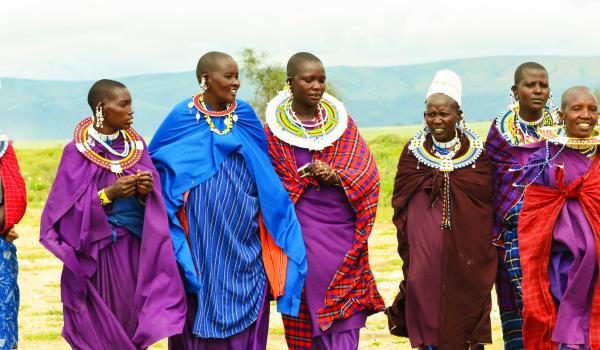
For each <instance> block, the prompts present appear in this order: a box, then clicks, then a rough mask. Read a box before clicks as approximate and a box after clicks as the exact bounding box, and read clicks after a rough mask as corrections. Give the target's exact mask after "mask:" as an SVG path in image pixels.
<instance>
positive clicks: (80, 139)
mask: <svg viewBox="0 0 600 350" xmlns="http://www.w3.org/2000/svg"><path fill="white" fill-rule="evenodd" d="M92 129H93V126H92V120H91V118H85V119H84V120H82V121H81V122H79V124H77V126H76V127H75V131H74V132H73V139H74V140H75V147H77V150H78V151H79V152H80V153H81V154H82V155H83V156H84V157H86V158H87V159H88V160H90V161H91V162H92V163H94V164H96V165H98V166H99V167H101V168H103V169H107V170H110V171H112V172H113V173H115V174H117V176H119V175H120V174H121V173H123V171H125V170H127V169H131V168H132V167H133V166H134V165H136V164H137V163H139V161H140V160H141V159H142V153H143V150H144V143H143V142H142V138H141V137H140V135H138V133H137V132H136V131H135V130H134V129H133V128H129V129H127V130H122V135H123V142H124V143H125V145H126V146H125V147H126V148H128V149H129V151H128V152H127V154H125V155H123V156H122V157H121V156H120V155H117V156H119V157H121V159H117V160H111V159H107V158H105V157H102V156H101V155H99V154H98V153H96V152H95V151H94V150H93V149H92V146H93V145H92V143H93V142H92V141H91V140H90V139H89V138H88V136H91V134H90V130H92ZM94 131H95V130H94ZM92 134H93V132H92ZM92 138H93V136H92ZM96 141H98V139H96ZM100 143H101V144H102V146H103V147H105V148H106V149H107V150H108V151H110V149H112V148H107V147H106V146H105V144H106V143H105V142H103V141H102V142H100ZM113 154H114V153H113Z"/></svg>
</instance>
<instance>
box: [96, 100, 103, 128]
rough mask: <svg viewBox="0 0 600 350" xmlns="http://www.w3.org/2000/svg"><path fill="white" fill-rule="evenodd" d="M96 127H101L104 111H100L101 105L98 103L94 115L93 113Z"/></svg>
mask: <svg viewBox="0 0 600 350" xmlns="http://www.w3.org/2000/svg"><path fill="white" fill-rule="evenodd" d="M94 119H95V121H96V127H97V128H99V129H100V128H102V127H103V126H104V113H102V107H100V106H99V105H98V106H96V115H95V118H94Z"/></svg>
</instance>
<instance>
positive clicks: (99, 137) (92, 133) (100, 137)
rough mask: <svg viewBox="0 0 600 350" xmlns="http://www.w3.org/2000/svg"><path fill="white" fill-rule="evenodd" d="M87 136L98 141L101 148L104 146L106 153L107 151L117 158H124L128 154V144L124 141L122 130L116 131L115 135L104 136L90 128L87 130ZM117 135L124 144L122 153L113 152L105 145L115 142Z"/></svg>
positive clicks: (113, 150)
mask: <svg viewBox="0 0 600 350" xmlns="http://www.w3.org/2000/svg"><path fill="white" fill-rule="evenodd" d="M88 134H89V135H90V136H91V137H92V138H93V139H94V140H96V141H98V142H99V143H100V144H101V145H102V146H104V148H106V150H107V151H109V152H110V153H112V154H114V155H115V156H117V157H121V158H125V157H126V156H127V155H128V154H129V142H127V140H126V139H125V133H124V132H123V130H120V131H117V132H116V133H114V134H111V135H105V134H101V133H99V132H98V131H97V130H96V129H94V128H92V127H90V128H88ZM119 134H122V135H123V142H124V143H125V147H124V149H123V152H117V151H115V149H114V148H112V147H110V146H109V145H108V144H107V143H106V142H107V141H114V140H116V139H117V138H118V137H119Z"/></svg>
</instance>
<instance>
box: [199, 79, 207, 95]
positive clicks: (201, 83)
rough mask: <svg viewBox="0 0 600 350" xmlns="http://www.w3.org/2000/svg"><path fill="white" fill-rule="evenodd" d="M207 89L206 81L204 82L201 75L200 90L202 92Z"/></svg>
mask: <svg viewBox="0 0 600 350" xmlns="http://www.w3.org/2000/svg"><path fill="white" fill-rule="evenodd" d="M207 89H208V83H207V82H206V78H205V77H202V79H201V80H200V90H202V92H204V91H206V90H207Z"/></svg>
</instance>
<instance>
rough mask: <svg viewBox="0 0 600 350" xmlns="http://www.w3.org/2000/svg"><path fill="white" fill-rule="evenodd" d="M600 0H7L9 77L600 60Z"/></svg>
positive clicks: (2, 14)
mask: <svg viewBox="0 0 600 350" xmlns="http://www.w3.org/2000/svg"><path fill="white" fill-rule="evenodd" d="M599 43H600V1H596V0H545V1H543V0H528V1H525V0H501V1H500V0H496V1H489V0H458V1H426V0H421V1H418V0H413V1H405V0H370V1H338V0H329V1H328V0H302V1H297V0H296V1H294V0H259V1H249V0H245V1H244V0H209V1H207V0H167V1H160V2H159V1H156V2H153V1H145V2H138V1H126V0H103V1H97V0H81V1H72V0H52V1H43V0H38V1H33V0H19V1H16V0H3V1H2V5H1V7H0V77H22V78H23V77H26V78H35V79H61V80H63V79H64V80H82V79H89V80H92V79H99V78H102V77H119V76H127V75H136V74H144V73H161V72H177V71H187V70H193V69H194V68H195V64H196V61H197V59H198V57H199V56H200V55H201V54H202V53H204V52H206V51H210V50H219V51H225V52H228V53H230V54H232V55H233V56H234V57H235V56H236V54H237V53H238V52H239V51H240V50H241V49H242V48H246V47H249V48H255V49H257V50H260V51H265V52H267V53H268V54H269V55H270V57H271V59H272V61H274V62H277V63H284V62H285V61H286V60H287V58H288V57H289V56H290V55H291V54H293V53H294V52H297V51H310V52H313V53H315V54H316V55H317V56H319V57H321V59H322V60H323V61H324V62H325V64H326V65H330V66H332V65H351V66H355V65H362V66H384V65H386V66H387V65H404V64H412V63H422V62H430V61H439V60H446V59H454V58H467V57H481V56H490V55H561V56H596V55H598V56H600V44H599Z"/></svg>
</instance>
